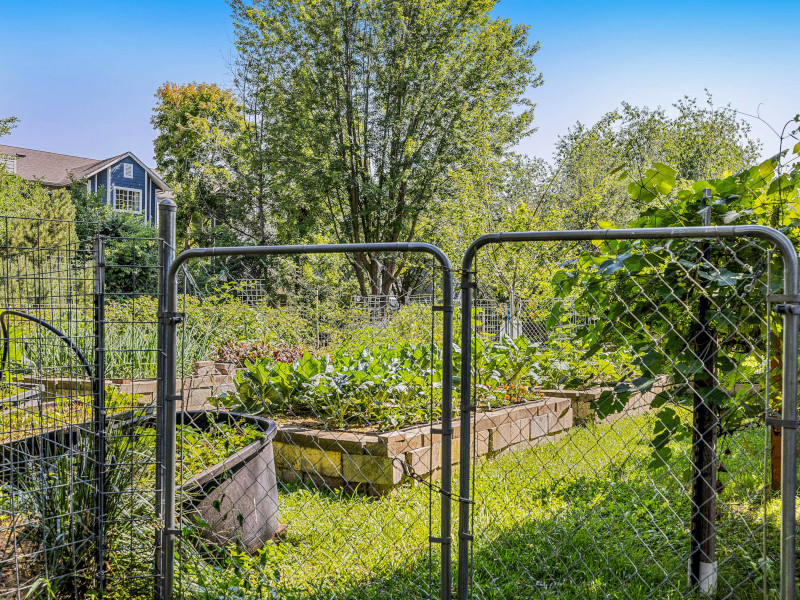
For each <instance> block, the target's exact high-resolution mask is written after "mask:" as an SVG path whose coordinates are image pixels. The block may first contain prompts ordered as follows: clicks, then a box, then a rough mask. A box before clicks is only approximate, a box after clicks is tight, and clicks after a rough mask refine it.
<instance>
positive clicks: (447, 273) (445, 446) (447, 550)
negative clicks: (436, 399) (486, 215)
mask: <svg viewBox="0 0 800 600" xmlns="http://www.w3.org/2000/svg"><path fill="white" fill-rule="evenodd" d="M436 257H437V258H438V259H439V261H440V263H441V266H442V269H443V272H442V311H443V319H442V321H443V329H442V432H441V434H442V498H441V501H442V502H441V511H442V524H441V533H440V536H441V540H440V542H441V544H442V553H441V555H442V567H441V572H440V577H441V582H440V585H441V589H440V590H439V593H440V596H441V600H449V599H450V598H451V597H452V587H453V583H452V578H453V575H452V543H453V542H452V532H451V529H452V525H451V522H452V515H451V511H452V507H451V506H450V500H451V495H452V465H453V460H452V456H451V454H452V440H453V421H452V418H453V270H452V268H451V267H450V262H449V261H448V260H447V257H446V256H445V255H444V254H443V253H441V252H440V253H438V254H436Z"/></svg>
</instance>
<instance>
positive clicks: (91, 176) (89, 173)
mask: <svg viewBox="0 0 800 600" xmlns="http://www.w3.org/2000/svg"><path fill="white" fill-rule="evenodd" d="M2 167H5V169H6V170H7V171H9V172H11V173H15V174H16V175H19V176H20V177H22V178H24V179H30V180H36V181H39V182H41V183H42V184H43V185H45V186H47V187H49V188H53V189H55V188H63V187H69V186H70V185H72V183H73V182H75V181H80V182H84V183H85V185H86V188H87V189H88V190H89V191H90V192H97V191H100V192H101V193H102V194H103V197H104V199H105V202H106V204H108V205H109V206H111V207H112V208H113V209H114V210H118V211H122V212H129V213H134V214H137V215H141V216H142V217H143V218H144V219H146V220H147V221H149V222H150V223H155V222H156V215H157V214H158V211H157V209H156V192H159V191H161V192H166V191H169V190H170V187H169V186H168V185H167V184H166V183H165V182H164V180H163V179H161V178H160V177H159V176H158V174H157V173H155V172H154V171H153V170H152V169H150V168H149V167H147V166H146V165H145V164H144V163H143V162H142V161H141V160H139V159H138V158H137V157H136V156H135V155H134V154H133V153H132V152H125V153H124V154H120V155H118V156H113V157H111V158H105V159H100V160H98V159H96V158H82V157H80V156H70V155H68V154H56V153H54V152H44V151H42V150H31V149H28V148H18V147H16V146H4V145H2V144H0V168H2Z"/></svg>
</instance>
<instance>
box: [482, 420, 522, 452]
mask: <svg viewBox="0 0 800 600" xmlns="http://www.w3.org/2000/svg"><path fill="white" fill-rule="evenodd" d="M490 431H491V432H492V435H491V446H492V450H491V451H492V452H493V453H494V452H498V451H499V450H502V449H503V448H507V447H509V446H513V445H515V444H519V443H520V442H521V441H523V440H529V439H530V419H520V420H518V421H511V422H510V423H503V424H502V425H498V426H497V427H495V428H494V429H492V430H490Z"/></svg>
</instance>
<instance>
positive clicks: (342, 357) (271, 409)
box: [217, 344, 442, 429]
mask: <svg viewBox="0 0 800 600" xmlns="http://www.w3.org/2000/svg"><path fill="white" fill-rule="evenodd" d="M441 369H442V358H441V350H440V349H439V347H438V346H436V345H433V346H431V345H426V344H416V345H413V344H406V345H403V346H401V347H399V348H394V347H390V346H385V345H380V346H364V347H362V348H360V349H358V351H355V352H352V351H350V350H344V349H343V350H339V351H337V352H334V353H333V354H330V355H323V356H320V357H315V356H313V355H312V354H310V353H305V354H304V355H303V356H302V357H301V358H299V359H297V360H295V361H292V362H280V361H275V360H273V359H271V358H263V359H259V360H257V361H255V362H252V363H250V362H248V363H247V365H246V367H245V369H243V370H240V371H238V372H237V374H236V381H235V383H236V393H235V394H231V395H230V396H225V397H221V398H219V399H218V400H217V401H218V402H219V403H220V404H222V405H224V406H227V407H228V408H232V409H234V410H245V411H247V412H249V413H251V414H264V415H270V416H282V417H289V418H298V417H299V418H303V417H306V418H311V419H322V420H323V421H324V422H325V423H326V425H327V426H329V427H348V426H364V425H378V426H379V427H381V428H384V429H395V428H398V427H402V426H404V425H410V424H412V423H416V422H420V421H424V420H426V419H427V418H428V415H429V412H430V410H431V405H432V406H433V407H434V408H433V410H434V413H435V414H434V419H435V418H436V416H437V415H438V414H440V411H441V408H440V404H441V402H440V401H439V400H437V399H436V397H439V398H440V397H441V385H442V382H441V372H442V371H441ZM432 390H433V391H434V394H435V397H434V398H432V397H431V391H432Z"/></svg>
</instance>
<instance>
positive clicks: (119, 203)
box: [114, 187, 142, 213]
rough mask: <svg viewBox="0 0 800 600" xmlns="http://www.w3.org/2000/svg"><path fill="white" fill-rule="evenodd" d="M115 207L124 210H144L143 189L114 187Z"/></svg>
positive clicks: (135, 211) (138, 211) (137, 211)
mask: <svg viewBox="0 0 800 600" xmlns="http://www.w3.org/2000/svg"><path fill="white" fill-rule="evenodd" d="M114 208H115V209H116V210H121V211H124V212H132V213H140V212H142V192H141V190H131V189H128V188H119V187H118V188H114Z"/></svg>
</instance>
